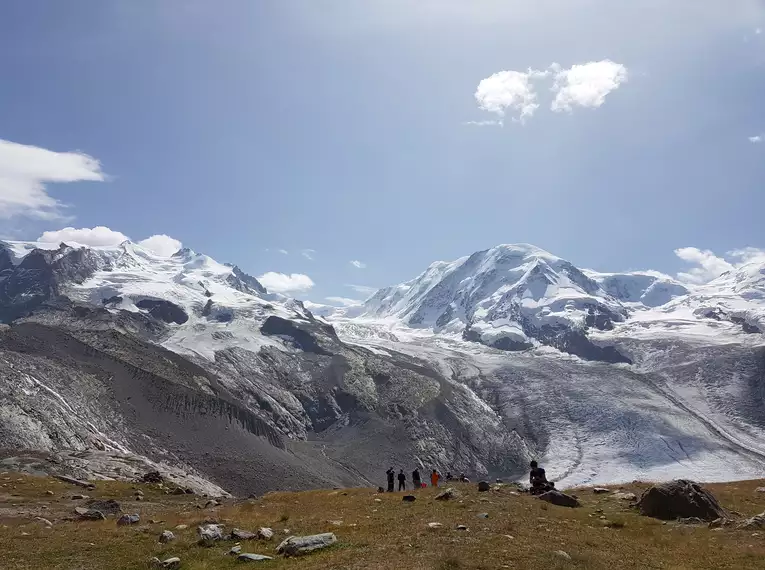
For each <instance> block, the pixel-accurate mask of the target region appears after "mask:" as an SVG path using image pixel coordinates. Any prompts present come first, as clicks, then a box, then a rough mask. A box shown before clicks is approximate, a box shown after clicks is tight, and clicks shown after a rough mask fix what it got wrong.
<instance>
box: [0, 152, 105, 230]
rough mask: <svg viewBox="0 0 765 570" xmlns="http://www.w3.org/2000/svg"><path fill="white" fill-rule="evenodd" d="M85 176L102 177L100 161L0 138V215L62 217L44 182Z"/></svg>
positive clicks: (65, 180) (87, 178)
mask: <svg viewBox="0 0 765 570" xmlns="http://www.w3.org/2000/svg"><path fill="white" fill-rule="evenodd" d="M85 180H91V181H103V180H104V173H103V172H102V171H101V164H100V163H99V162H98V160H96V159H95V158H93V157H91V156H88V155H87V154H82V153H79V152H55V151H52V150H47V149H44V148H40V147H37V146H29V145H23V144H18V143H14V142H10V141H6V140H1V139H0V219H9V218H12V217H14V216H26V217H29V218H37V219H41V220H56V219H62V218H64V216H63V214H62V210H63V208H64V207H65V206H64V204H62V203H61V202H59V201H58V200H56V199H55V198H53V197H52V196H50V195H49V194H48V192H47V190H46V187H45V184H46V183H48V182H79V181H85Z"/></svg>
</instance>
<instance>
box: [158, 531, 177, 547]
mask: <svg viewBox="0 0 765 570" xmlns="http://www.w3.org/2000/svg"><path fill="white" fill-rule="evenodd" d="M173 540H175V535H174V534H173V532H172V531H170V530H163V531H162V534H160V535H159V541H160V542H161V543H162V544H167V543H168V542H171V541H173Z"/></svg>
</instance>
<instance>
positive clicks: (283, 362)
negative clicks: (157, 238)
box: [0, 242, 765, 493]
mask: <svg viewBox="0 0 765 570" xmlns="http://www.w3.org/2000/svg"><path fill="white" fill-rule="evenodd" d="M763 307H765V267H763V266H761V265H757V264H751V265H747V266H744V267H741V268H739V269H737V270H735V271H732V272H730V273H729V274H725V275H722V276H720V277H719V278H718V279H717V280H715V281H713V282H711V283H709V284H707V285H703V286H688V285H683V284H681V283H679V282H677V281H675V280H673V279H671V278H669V277H667V276H664V275H661V274H658V273H653V272H642V273H640V272H638V273H609V274H605V273H597V272H593V271H589V270H582V269H578V268H577V267H576V266H574V265H573V264H572V263H570V262H568V261H566V260H563V259H561V258H559V257H556V256H554V255H552V254H550V253H548V252H545V251H543V250H541V249H539V248H536V247H533V246H530V245H502V246H497V247H495V248H491V249H489V250H486V251H481V252H477V253H474V254H472V255H470V256H468V257H464V258H461V259H459V260H457V261H454V262H437V263H434V264H432V265H431V266H430V267H429V268H428V269H427V270H426V271H425V272H424V273H423V274H422V275H420V276H419V277H417V278H415V279H413V280H412V281H409V282H407V283H404V284H402V285H398V286H394V287H388V288H385V289H382V290H380V291H378V292H377V293H376V294H374V295H373V296H372V297H371V298H370V299H368V300H367V301H366V302H365V303H364V304H362V305H357V306H352V307H345V308H343V309H337V308H331V307H328V306H325V305H317V304H311V303H305V304H303V303H300V302H298V301H294V300H292V299H289V298H287V297H284V296H282V295H275V294H270V293H268V292H267V291H266V290H265V288H264V287H263V286H262V285H261V284H260V283H259V282H258V281H257V279H255V278H253V277H251V276H249V275H247V274H245V273H244V272H242V271H241V270H240V269H238V268H237V267H236V266H232V265H226V264H222V263H218V262H216V261H215V260H213V259H211V258H210V257H208V256H205V255H202V254H198V253H195V252H193V251H191V250H188V249H184V250H181V251H178V252H176V253H175V254H174V255H172V256H168V257H165V256H158V255H156V254H155V253H152V252H151V251H148V250H146V249H145V248H142V247H140V246H138V245H136V244H133V243H130V242H125V243H123V244H120V245H119V246H114V247H101V248H99V247H85V246H82V245H78V244H68V245H64V244H44V243H33V242H6V243H1V242H0V320H1V321H2V322H4V323H7V325H4V326H1V327H0V448H6V449H16V450H32V451H46V452H54V451H55V452H62V451H63V450H69V451H71V452H72V453H74V454H75V455H76V457H77V458H78V459H77V464H78V465H79V467H78V469H85V467H83V466H82V465H83V464H87V463H88V461H89V460H87V459H85V458H86V457H91V456H93V454H96V455H97V454H98V453H101V454H103V453H106V454H109V455H110V456H114V457H118V456H119V457H122V456H123V454H124V456H125V457H129V458H131V459H129V461H131V462H133V461H134V460H135V458H138V460H140V461H142V462H143V464H145V465H173V466H174V469H175V470H176V472H177V473H182V472H185V473H187V474H188V475H189V477H190V481H191V482H193V483H194V484H195V485H197V488H216V489H219V488H224V489H227V490H232V491H235V492H240V493H248V492H251V491H252V490H258V491H259V490H267V489H274V488H305V487H314V486H332V485H351V484H353V485H358V484H364V485H374V486H376V484H377V482H378V480H377V477H378V476H379V474H380V473H379V472H380V469H381V468H382V469H384V468H387V467H388V466H390V465H399V466H400V467H406V466H407V465H412V464H418V465H420V466H421V467H423V468H430V467H437V468H439V469H442V470H451V471H465V472H470V473H475V474H477V475H480V476H486V475H491V476H494V475H496V476H509V477H515V476H518V475H520V474H521V473H522V471H523V469H524V466H525V465H526V464H527V462H528V461H529V460H530V459H531V458H541V459H542V460H544V461H546V462H548V472H549V473H550V474H551V475H552V476H554V477H555V478H556V479H558V480H559V481H560V482H561V483H562V484H564V485H565V484H579V483H597V482H613V481H622V480H631V479H634V478H640V477H642V478H662V477H664V476H667V474H671V475H672V476H694V477H695V476H698V474H699V473H701V474H703V478H707V479H715V480H720V479H730V478H735V477H750V476H754V475H756V474H758V473H761V472H762V470H763V469H764V468H765V445H764V444H762V443H761V442H762V441H765V397H764V396H763V394H765V375H764V374H763V370H762V366H763V364H762V363H763V362H765V335H763V334H762V331H763V330H765V317H764V315H765V312H764V311H763ZM572 355H574V356H572ZM593 412H596V413H593ZM73 457H74V456H73ZM99 457H101V458H100V459H98V460H97V465H98V466H97V467H94V470H96V471H98V470H100V469H102V465H103V457H102V456H99ZM99 472H100V473H103V472H102V471H99ZM205 481H207V482H208V483H210V485H208V486H207V487H205V485H207V483H205ZM190 484H191V483H190ZM253 487H254V488H253Z"/></svg>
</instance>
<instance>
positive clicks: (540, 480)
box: [529, 461, 552, 495]
mask: <svg viewBox="0 0 765 570" xmlns="http://www.w3.org/2000/svg"><path fill="white" fill-rule="evenodd" d="M529 465H530V467H531V471H530V472H529V483H530V484H531V489H530V493H531V494H532V495H541V494H542V493H545V492H547V491H549V490H550V489H552V485H551V484H550V482H549V481H548V480H547V475H546V474H545V470H544V469H543V468H541V467H540V466H539V463H537V462H536V461H532V462H531V463H530V464H529Z"/></svg>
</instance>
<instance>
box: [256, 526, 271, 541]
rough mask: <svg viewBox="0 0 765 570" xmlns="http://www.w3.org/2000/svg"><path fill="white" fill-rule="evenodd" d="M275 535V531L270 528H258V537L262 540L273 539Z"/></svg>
mask: <svg viewBox="0 0 765 570" xmlns="http://www.w3.org/2000/svg"><path fill="white" fill-rule="evenodd" d="M273 537H274V531H273V530H272V529H270V528H266V527H262V528H259V529H258V538H259V539H261V540H271V539H272V538H273Z"/></svg>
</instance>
